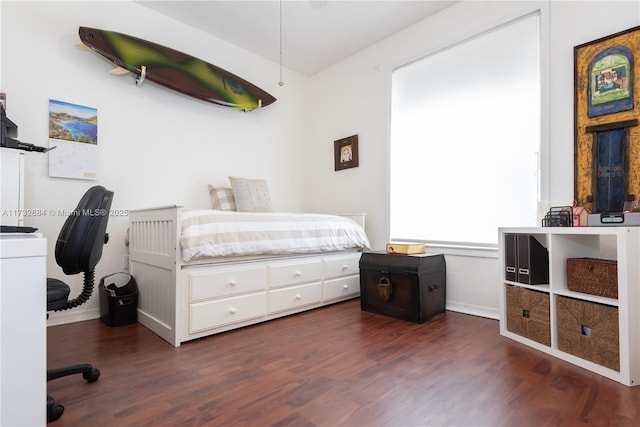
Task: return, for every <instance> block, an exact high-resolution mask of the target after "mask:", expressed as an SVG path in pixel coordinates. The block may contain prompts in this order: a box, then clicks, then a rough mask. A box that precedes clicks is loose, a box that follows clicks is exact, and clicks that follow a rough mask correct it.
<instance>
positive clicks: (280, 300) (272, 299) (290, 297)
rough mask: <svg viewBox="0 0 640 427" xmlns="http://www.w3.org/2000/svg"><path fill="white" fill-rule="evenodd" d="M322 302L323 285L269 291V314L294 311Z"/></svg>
mask: <svg viewBox="0 0 640 427" xmlns="http://www.w3.org/2000/svg"><path fill="white" fill-rule="evenodd" d="M321 301H322V283H320V282H317V283H311V284H308V285H302V286H293V287H290V288H282V289H275V290H272V291H269V313H275V312H278V311H285V310H292V309H294V308H297V307H302V306H305V305H311V304H318V303H320V302H321Z"/></svg>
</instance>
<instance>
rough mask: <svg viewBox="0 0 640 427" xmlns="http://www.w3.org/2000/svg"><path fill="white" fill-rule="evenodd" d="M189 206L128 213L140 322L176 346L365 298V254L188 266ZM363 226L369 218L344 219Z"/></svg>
mask: <svg viewBox="0 0 640 427" xmlns="http://www.w3.org/2000/svg"><path fill="white" fill-rule="evenodd" d="M182 210H183V207H182V206H179V205H172V206H162V207H156V208H148V209H137V210H132V211H130V212H129V213H130V224H129V268H130V272H131V275H132V276H133V277H134V278H135V280H136V282H137V284H138V292H139V295H138V297H139V298H138V321H139V322H140V323H142V324H143V325H144V326H146V327H147V328H149V329H151V330H152V331H153V332H155V333H156V334H158V335H159V336H160V337H162V338H163V339H165V340H166V341H168V342H169V343H171V344H172V345H174V346H176V347H177V346H179V345H180V344H181V343H183V342H185V341H189V340H192V339H196V338H201V337H205V336H208V335H213V334H217V333H220V332H224V331H229V330H231V329H236V328H239V327H243V326H248V325H252V324H255V323H259V322H264V321H267V320H271V319H275V318H278V317H282V316H286V315H289V314H293V313H299V312H301V311H305V310H310V309H313V308H317V307H321V306H324V305H328V304H332V303H335V302H338V301H344V300H347V299H351V298H356V297H358V296H359V295H360V276H359V261H360V252H359V251H346V252H339V253H327V254H317V255H298V256H283V257H269V258H262V259H252V260H234V261H226V262H219V261H218V262H215V263H210V264H185V263H184V262H183V261H182V257H181V250H180V248H179V245H180V216H181V214H182ZM342 216H346V217H349V218H352V219H354V220H355V221H356V222H358V223H359V224H360V225H361V226H362V227H363V228H364V225H365V214H343V215H342Z"/></svg>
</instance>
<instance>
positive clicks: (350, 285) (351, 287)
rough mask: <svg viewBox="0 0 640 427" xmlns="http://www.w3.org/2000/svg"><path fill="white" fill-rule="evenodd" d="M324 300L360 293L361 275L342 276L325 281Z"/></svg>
mask: <svg viewBox="0 0 640 427" xmlns="http://www.w3.org/2000/svg"><path fill="white" fill-rule="evenodd" d="M323 291H324V298H323V300H324V301H330V300H334V299H341V298H345V297H348V296H357V295H359V294H360V276H349V277H341V278H340V279H333V280H327V281H325V282H324V289H323Z"/></svg>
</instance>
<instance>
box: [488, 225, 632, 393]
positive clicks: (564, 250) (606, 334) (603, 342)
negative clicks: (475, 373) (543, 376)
mask: <svg viewBox="0 0 640 427" xmlns="http://www.w3.org/2000/svg"><path fill="white" fill-rule="evenodd" d="M514 236H515V238H514ZM523 236H524V237H523ZM532 238H533V239H534V240H535V241H536V242H537V243H540V245H542V246H543V247H544V248H546V250H547V251H548V282H547V283H539V281H536V280H533V281H527V280H524V278H522V277H519V276H518V275H515V276H514V275H512V274H510V273H511V272H510V271H508V270H507V268H508V267H511V266H512V265H511V260H512V259H513V258H514V256H516V257H517V250H518V242H519V241H523V242H527V241H528V242H531V241H532ZM514 241H515V242H516V243H515V244H514ZM534 245H535V243H534ZM513 251H516V255H514V254H513ZM499 253H500V263H501V265H502V268H503V272H502V278H503V280H502V283H503V284H502V291H501V292H500V312H501V317H500V333H501V334H502V335H504V336H506V337H508V338H511V339H513V340H516V341H518V342H521V343H523V344H526V345H528V346H531V347H533V348H536V349H538V350H540V351H543V352H545V353H548V354H551V355H553V356H555V357H558V358H560V359H563V360H565V361H568V362H570V363H573V364H575V365H577V366H580V367H582V368H585V369H588V370H590V371H593V372H596V373H598V374H600V375H603V376H605V377H607V378H610V379H613V380H615V381H618V382H620V383H622V384H625V385H628V386H633V385H638V384H640V314H639V310H638V309H637V301H640V287H639V286H638V283H640V265H639V264H640V263H638V262H637V260H638V259H640V227H580V228H578V227H562V228H561V227H545V228H541V227H527V228H501V229H499ZM574 259H587V260H597V261H596V263H597V264H600V261H604V262H603V263H602V265H598V267H596V268H601V267H602V268H603V269H604V270H606V271H607V273H605V275H604V277H605V279H596V280H592V279H593V278H594V277H596V275H592V276H590V277H589V278H588V279H581V278H580V277H578V276H581V277H585V275H575V273H571V272H570V270H571V269H572V266H571V265H572V264H573V263H574V261H569V262H568V260H574ZM580 262H581V261H578V263H580ZM589 264H590V261H588V262H587V265H589ZM568 265H569V267H568ZM530 266H531V265H530ZM612 266H614V267H615V270H616V272H615V280H614V283H613V284H612V283H607V278H608V279H610V278H611V277H612V274H611V271H612V270H611V267H612ZM587 268H591V267H587ZM568 276H571V277H568ZM529 277H531V275H529ZM576 279H578V280H586V281H587V282H589V280H590V281H591V282H593V283H586V284H582V283H578V285H577V286H576V283H575V280H576ZM519 280H520V281H519ZM571 281H574V283H570V282H571ZM531 283H537V284H531ZM612 288H615V289H612ZM603 295H605V296H603ZM615 295H617V298H613V297H612V296H615ZM547 308H548V310H549V311H548V317H547V315H546V314H545V310H546V309H547ZM546 321H548V328H547V326H546V325H545V322H546ZM547 329H548V331H549V334H550V337H549V338H550V339H549V340H548V341H546V338H545V336H544V331H546V330H547Z"/></svg>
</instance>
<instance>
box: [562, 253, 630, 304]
mask: <svg viewBox="0 0 640 427" xmlns="http://www.w3.org/2000/svg"><path fill="white" fill-rule="evenodd" d="M567 288H569V290H570V291H575V292H582V293H585V294H591V295H598V296H601V297H607V298H618V263H617V262H616V261H611V260H608V259H598V258H568V259H567Z"/></svg>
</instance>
